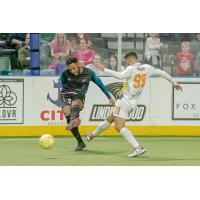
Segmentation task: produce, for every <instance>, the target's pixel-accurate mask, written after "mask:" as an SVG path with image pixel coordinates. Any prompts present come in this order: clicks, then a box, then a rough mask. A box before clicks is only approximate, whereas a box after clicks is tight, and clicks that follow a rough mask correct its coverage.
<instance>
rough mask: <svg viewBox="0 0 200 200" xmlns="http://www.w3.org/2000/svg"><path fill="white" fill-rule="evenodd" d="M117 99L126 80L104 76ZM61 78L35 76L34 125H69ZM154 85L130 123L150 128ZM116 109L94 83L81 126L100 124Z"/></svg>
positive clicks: (148, 85)
mask: <svg viewBox="0 0 200 200" xmlns="http://www.w3.org/2000/svg"><path fill="white" fill-rule="evenodd" d="M100 78H101V80H102V82H103V83H104V85H105V86H106V87H107V88H108V90H109V92H110V94H111V96H112V98H113V99H115V100H117V99H118V97H119V95H120V93H121V89H122V87H123V84H124V81H123V80H117V79H115V78H112V77H100ZM61 88H62V86H61V82H60V77H58V76H55V77H34V79H33V125H48V126H52V125H53V126H56V125H66V119H65V117H64V115H63V113H62V110H61V107H60V98H59V93H60V90H61ZM149 96H150V84H149V82H148V83H147V85H146V87H145V89H144V91H143V93H142V95H141V98H140V100H139V102H138V104H139V105H138V108H137V109H136V110H134V111H133V112H132V113H131V114H130V116H129V119H128V122H127V124H129V125H131V124H134V125H140V124H142V125H148V121H149V117H148V116H149ZM112 108H113V107H110V106H109V100H108V98H107V97H106V96H105V94H104V93H103V92H102V91H101V89H100V88H99V87H98V86H97V85H96V84H94V83H93V82H90V86H89V89H88V92H87V93H86V99H85V104H84V108H83V110H82V111H81V112H80V118H81V120H82V122H81V125H98V124H100V123H101V122H102V121H103V120H105V118H106V116H107V115H108V114H109V113H110V111H111V109H112Z"/></svg>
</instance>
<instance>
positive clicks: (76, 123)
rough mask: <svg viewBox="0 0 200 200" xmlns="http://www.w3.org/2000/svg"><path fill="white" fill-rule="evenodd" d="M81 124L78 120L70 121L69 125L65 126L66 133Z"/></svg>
mask: <svg viewBox="0 0 200 200" xmlns="http://www.w3.org/2000/svg"><path fill="white" fill-rule="evenodd" d="M80 124H81V119H80V118H75V119H74V120H72V121H70V122H69V124H68V125H67V126H66V130H67V131H71V130H72V129H73V128H74V127H77V126H79V125H80Z"/></svg>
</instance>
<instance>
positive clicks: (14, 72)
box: [1, 70, 21, 75]
mask: <svg viewBox="0 0 200 200" xmlns="http://www.w3.org/2000/svg"><path fill="white" fill-rule="evenodd" d="M1 75H21V71H20V70H11V71H8V70H2V71H1Z"/></svg>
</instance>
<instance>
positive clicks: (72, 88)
mask: <svg viewBox="0 0 200 200" xmlns="http://www.w3.org/2000/svg"><path fill="white" fill-rule="evenodd" d="M60 80H61V84H62V87H63V88H62V90H61V93H73V94H83V95H85V94H86V92H87V90H88V87H89V83H90V81H93V82H94V83H95V84H96V85H98V86H99V88H100V89H101V90H102V91H103V92H104V94H105V95H106V96H107V97H108V98H111V96H110V94H109V92H108V90H107V88H106V87H105V86H104V84H103V83H102V82H101V79H100V78H99V77H98V76H96V74H95V72H93V71H92V70H91V69H88V68H86V67H83V72H82V73H81V74H79V75H74V74H72V73H71V72H70V71H69V70H68V69H66V70H63V72H62V73H61V76H60Z"/></svg>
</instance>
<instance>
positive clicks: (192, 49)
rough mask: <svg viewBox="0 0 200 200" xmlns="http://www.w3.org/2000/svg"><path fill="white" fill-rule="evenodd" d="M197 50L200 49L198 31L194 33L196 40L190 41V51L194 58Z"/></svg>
mask: <svg viewBox="0 0 200 200" xmlns="http://www.w3.org/2000/svg"><path fill="white" fill-rule="evenodd" d="M199 51H200V33H196V40H194V41H193V42H191V43H190V53H191V54H193V56H194V59H196V57H197V54H198V52H199Z"/></svg>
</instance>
